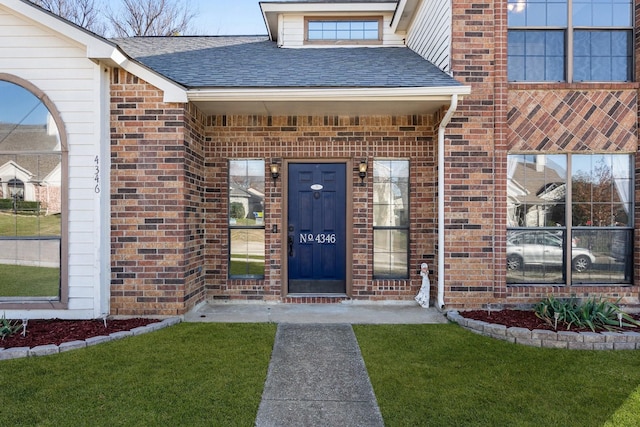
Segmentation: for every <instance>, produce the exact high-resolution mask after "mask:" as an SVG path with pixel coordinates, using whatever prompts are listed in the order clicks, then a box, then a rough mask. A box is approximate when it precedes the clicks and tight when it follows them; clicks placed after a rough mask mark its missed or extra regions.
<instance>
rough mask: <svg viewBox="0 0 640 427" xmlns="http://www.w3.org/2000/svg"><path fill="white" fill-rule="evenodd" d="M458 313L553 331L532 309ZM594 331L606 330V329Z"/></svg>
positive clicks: (469, 316)
mask: <svg viewBox="0 0 640 427" xmlns="http://www.w3.org/2000/svg"><path fill="white" fill-rule="evenodd" d="M460 315H461V316H462V317H464V318H467V319H473V320H481V321H483V322H487V323H494V324H497V325H504V326H506V327H507V328H511V327H516V328H527V329H529V330H534V329H543V330H548V331H554V330H555V329H553V326H551V325H549V324H547V323H545V322H544V321H543V320H542V319H540V318H538V317H537V316H536V314H535V313H534V312H533V311H526V310H499V311H487V310H473V311H461V312H460ZM630 316H631V317H633V318H634V319H636V320H640V316H639V315H637V314H632V315H630ZM558 330H559V331H563V330H569V331H572V332H592V331H591V329H589V328H576V327H573V326H572V327H571V328H570V329H566V326H561V325H560V324H559V325H558ZM622 330H626V331H634V332H640V328H629V327H626V328H622ZM596 332H606V329H603V330H602V331H597V330H596Z"/></svg>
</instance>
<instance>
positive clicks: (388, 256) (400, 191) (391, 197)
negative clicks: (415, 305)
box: [373, 160, 409, 279]
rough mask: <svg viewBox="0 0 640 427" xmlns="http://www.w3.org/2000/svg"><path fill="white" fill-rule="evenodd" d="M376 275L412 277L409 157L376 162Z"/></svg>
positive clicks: (378, 277)
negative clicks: (410, 258)
mask: <svg viewBox="0 0 640 427" xmlns="http://www.w3.org/2000/svg"><path fill="white" fill-rule="evenodd" d="M373 276H374V278H376V279H406V278H408V277H409V161H408V160H374V162H373Z"/></svg>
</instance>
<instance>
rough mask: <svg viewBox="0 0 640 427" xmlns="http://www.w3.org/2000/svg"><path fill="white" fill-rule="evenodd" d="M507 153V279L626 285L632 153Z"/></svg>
mask: <svg viewBox="0 0 640 427" xmlns="http://www.w3.org/2000/svg"><path fill="white" fill-rule="evenodd" d="M508 159H509V161H508V182H507V186H508V187H507V191H508V205H507V218H508V228H507V269H508V271H507V282H508V283H530V284H536V283H540V284H549V283H551V284H564V283H572V284H631V278H632V267H633V263H632V259H633V257H632V241H633V192H632V189H633V188H634V187H633V179H632V176H633V175H632V174H633V168H632V156H630V155H627V154H573V155H563V154H553V155H543V154H540V155H510V156H509V158H508ZM567 267H569V268H567ZM567 275H569V277H567Z"/></svg>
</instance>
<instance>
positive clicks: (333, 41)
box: [304, 16, 384, 45]
mask: <svg viewBox="0 0 640 427" xmlns="http://www.w3.org/2000/svg"><path fill="white" fill-rule="evenodd" d="M374 21H375V22H377V23H378V38H377V39H321V40H315V39H309V23H310V22H374ZM382 24H383V17H382V16H305V17H304V44H305V45H380V44H382V40H383V34H384V31H383V25H382Z"/></svg>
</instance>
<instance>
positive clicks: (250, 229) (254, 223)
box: [229, 160, 265, 279]
mask: <svg viewBox="0 0 640 427" xmlns="http://www.w3.org/2000/svg"><path fill="white" fill-rule="evenodd" d="M264 167H265V166H264V160H231V161H229V242H230V244H229V277H230V278H257V279H261V278H264V266H265V264H264V262H265V261H264V257H265V256H264V254H265V234H264V233H265V230H264V171H265V169H264Z"/></svg>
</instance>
